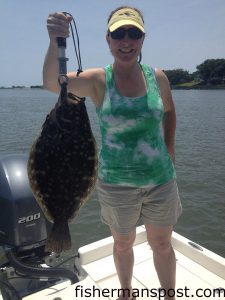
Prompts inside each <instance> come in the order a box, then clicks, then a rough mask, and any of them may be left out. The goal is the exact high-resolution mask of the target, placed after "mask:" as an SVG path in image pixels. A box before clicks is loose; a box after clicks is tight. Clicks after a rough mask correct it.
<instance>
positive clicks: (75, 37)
mask: <svg viewBox="0 0 225 300" xmlns="http://www.w3.org/2000/svg"><path fill="white" fill-rule="evenodd" d="M63 14H64V15H68V16H70V17H71V18H72V23H71V22H70V30H71V34H72V38H73V45H74V50H75V55H76V58H77V63H78V70H77V76H79V74H80V73H81V72H83V70H82V62H81V54H80V40H79V34H78V30H77V25H76V22H75V20H74V18H73V16H72V15H71V14H70V13H68V12H63ZM74 31H75V34H76V35H75V34H74Z"/></svg>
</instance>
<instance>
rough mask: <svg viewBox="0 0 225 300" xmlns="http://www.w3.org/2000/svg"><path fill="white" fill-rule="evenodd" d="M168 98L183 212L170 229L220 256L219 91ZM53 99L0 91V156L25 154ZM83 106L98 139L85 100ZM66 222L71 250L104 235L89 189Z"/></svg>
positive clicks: (224, 226)
mask: <svg viewBox="0 0 225 300" xmlns="http://www.w3.org/2000/svg"><path fill="white" fill-rule="evenodd" d="M173 97H174V102H175V105H176V111H177V131H176V170H177V181H178V186H179V190H180V195H181V199H182V204H183V210H184V212H183V215H182V216H181V218H180V220H179V223H178V224H177V225H176V226H175V231H176V232H178V233H180V234H182V235H184V236H185V237H187V238H190V239H191V240H193V241H195V242H197V243H199V244H201V245H202V246H204V247H206V248H208V249H210V250H212V251H214V252H216V253H218V254H220V255H222V256H223V257H225V184H224V180H225V155H224V153H225V135H224V128H225V91H221V90H220V91H219V90H218V91H198V90H195V91H192V90H190V91H173ZM56 99H57V95H54V94H52V93H49V92H47V91H44V90H39V89H9V90H0V107H1V108H0V154H8V153H23V152H28V151H29V149H30V146H31V144H32V142H33V141H34V139H35V138H36V137H37V135H38V133H39V132H40V128H41V124H42V123H43V122H44V120H45V117H46V114H47V113H48V112H49V111H50V109H51V108H52V107H53V105H54V103H55V102H56ZM87 108H88V111H89V116H90V119H91V123H92V127H93V131H94V134H95V137H96V139H97V142H98V143H99V142H100V133H99V128H98V120H97V117H96V114H95V109H94V106H93V105H92V103H91V102H90V101H87ZM70 226H71V233H72V239H73V250H72V251H71V253H73V252H74V251H76V250H77V249H78V248H79V247H80V246H81V245H85V244H87V243H90V242H93V241H96V240H98V239H100V238H103V237H106V236H108V235H109V230H108V228H107V227H106V226H105V225H103V224H102V223H101V221H100V209H99V204H98V201H97V198H96V194H95V193H94V194H93V195H92V198H91V199H90V200H89V202H88V203H87V204H86V205H85V206H84V207H83V208H82V210H81V212H80V214H79V216H78V218H77V219H76V220H75V223H74V224H72V225H70ZM67 255H69V253H68V254H67Z"/></svg>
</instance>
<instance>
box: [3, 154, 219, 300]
mask: <svg viewBox="0 0 225 300" xmlns="http://www.w3.org/2000/svg"><path fill="white" fill-rule="evenodd" d="M26 164H27V156H26V155H22V154H21V155H6V156H3V157H0V203H1V210H0V245H1V246H2V249H3V254H5V256H6V261H5V262H4V263H2V262H1V253H0V290H1V292H2V296H1V295H0V300H21V299H23V300H40V299H42V300H72V299H78V300H81V299H101V300H103V299H111V300H114V299H117V298H118V294H119V293H121V292H123V291H121V290H120V285H119V280H118V277H117V273H116V270H115V267H114V262H113V239H112V237H111V236H109V237H107V238H104V239H101V240H99V241H96V242H93V243H90V244H88V245H85V246H82V247H80V248H79V249H78V258H77V259H76V261H75V266H76V270H78V272H77V271H75V270H74V272H73V271H70V270H66V269H62V268H57V267H56V266H55V265H54V263H53V262H52V261H54V254H53V253H47V254H46V253H45V252H44V250H43V249H44V245H45V241H46V238H47V233H48V227H49V226H50V224H48V222H47V220H46V219H45V217H44V215H43V214H42V212H41V210H40V208H39V207H38V206H37V205H36V201H35V199H34V197H33V195H32V193H31V191H30V188H29V184H28V178H27V171H26ZM20 210H21V211H20ZM26 210H27V211H26ZM40 228H41V230H40ZM172 244H173V247H174V250H175V255H176V264H177V274H176V288H175V290H172V289H171V290H169V291H167V292H168V293H170V296H171V295H176V299H189V298H192V299H199V298H201V299H224V298H225V258H223V257H222V256H219V255H218V254H216V253H214V252H212V251H210V250H208V249H206V248H204V247H202V246H201V245H198V244H197V243H195V242H193V241H191V240H189V239H187V238H185V237H183V236H182V235H180V234H178V233H176V232H173V234H172ZM134 257H135V265H134V272H133V279H132V286H133V296H136V299H137V300H138V299H164V295H165V292H166V291H164V290H163V289H160V284H159V281H158V278H157V274H156V271H155V268H154V264H153V255H152V250H151V248H150V246H149V244H148V242H147V238H146V231H145V227H144V226H139V227H137V235H136V240H135V244H134ZM37 264H38V265H39V266H37ZM33 277H36V278H37V277H38V280H34V279H33ZM53 277H54V279H52V278H53Z"/></svg>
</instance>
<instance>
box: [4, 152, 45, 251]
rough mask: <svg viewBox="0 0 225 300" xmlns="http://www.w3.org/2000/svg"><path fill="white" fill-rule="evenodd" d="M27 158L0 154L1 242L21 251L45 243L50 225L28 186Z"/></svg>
mask: <svg viewBox="0 0 225 300" xmlns="http://www.w3.org/2000/svg"><path fill="white" fill-rule="evenodd" d="M27 160H28V156H27V155H26V154H11V155H4V156H0V245H6V246H9V247H16V248H19V249H22V250H29V249H32V248H36V247H39V246H40V245H43V244H45V240H46V239H47V236H48V233H49V231H50V228H51V223H49V222H48V221H47V219H46V218H45V216H44V214H43V212H42V210H41V208H40V206H39V205H38V203H37V202H36V200H35V198H34V196H33V193H32V191H31V189H30V185H29V180H28V175H27Z"/></svg>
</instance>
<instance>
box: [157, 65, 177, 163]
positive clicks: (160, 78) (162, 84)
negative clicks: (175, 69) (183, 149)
mask: <svg viewBox="0 0 225 300" xmlns="http://www.w3.org/2000/svg"><path fill="white" fill-rule="evenodd" d="M155 74H156V80H157V82H158V86H159V90H160V93H161V97H162V100H163V106H164V118H163V132H164V141H165V144H166V147H167V150H168V152H169V154H170V156H171V158H172V160H173V162H174V163H175V131H176V112H175V107H174V103H173V98H172V94H171V89H170V84H169V80H168V78H167V77H166V75H165V73H164V72H162V71H161V70H160V69H156V71H155Z"/></svg>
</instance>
